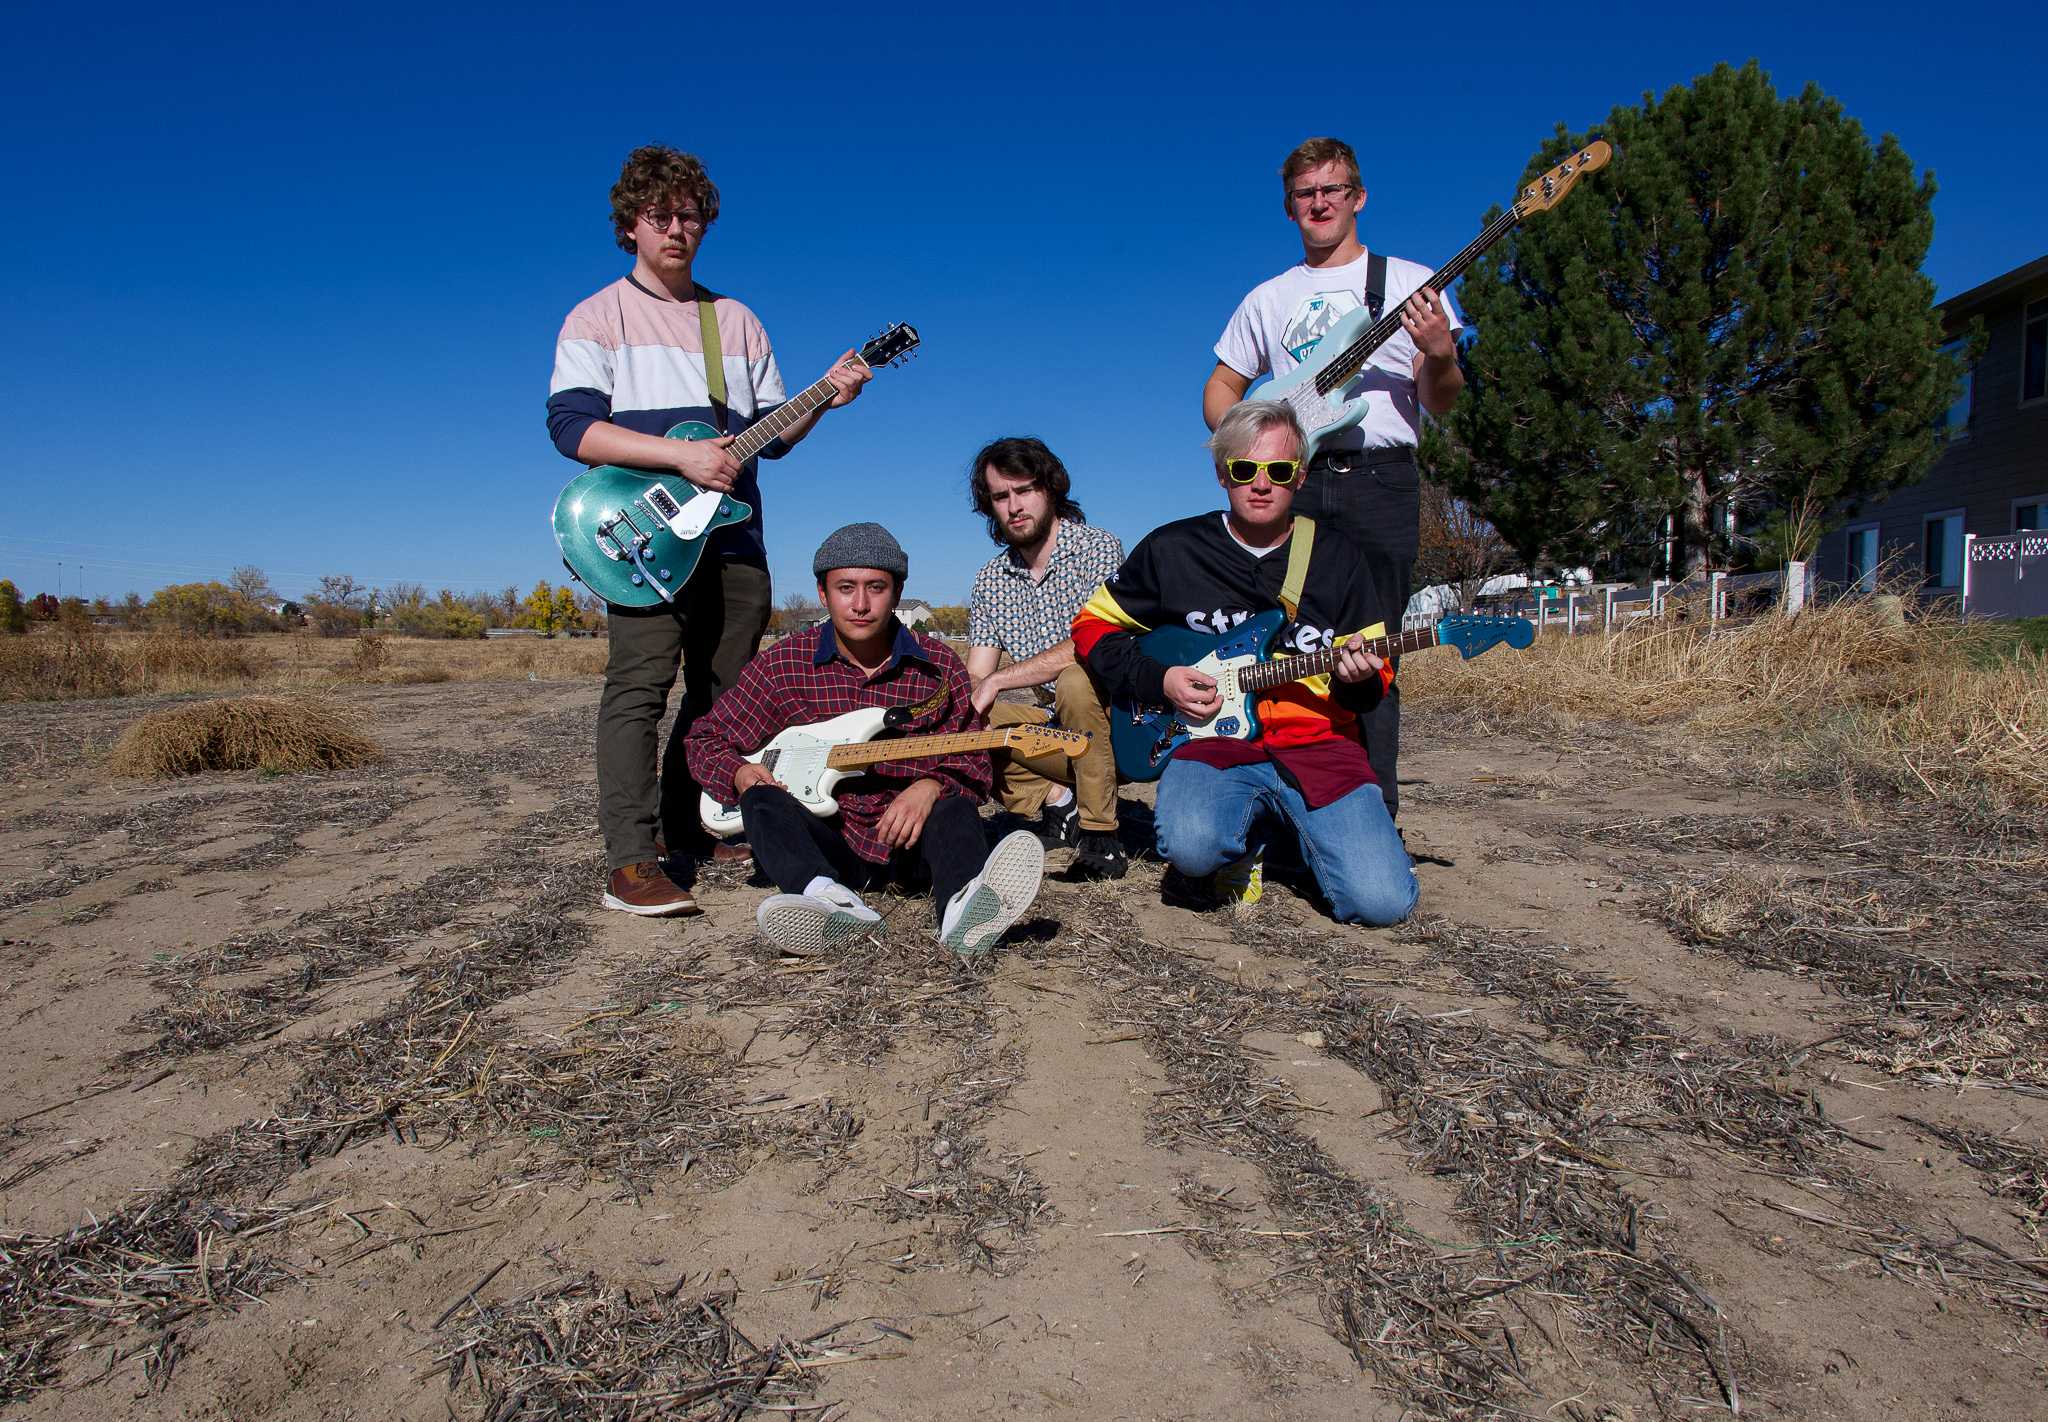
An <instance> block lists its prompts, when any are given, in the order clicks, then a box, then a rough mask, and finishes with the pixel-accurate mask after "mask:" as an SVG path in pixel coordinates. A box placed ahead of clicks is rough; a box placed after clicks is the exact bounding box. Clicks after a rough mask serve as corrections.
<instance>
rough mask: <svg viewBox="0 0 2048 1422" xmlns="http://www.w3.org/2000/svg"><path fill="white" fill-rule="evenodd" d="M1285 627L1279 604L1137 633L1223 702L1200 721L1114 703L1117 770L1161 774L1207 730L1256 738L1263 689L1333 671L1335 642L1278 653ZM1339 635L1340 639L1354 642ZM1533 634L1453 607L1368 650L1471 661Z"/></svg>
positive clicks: (1529, 626)
mask: <svg viewBox="0 0 2048 1422" xmlns="http://www.w3.org/2000/svg"><path fill="white" fill-rule="evenodd" d="M1286 626H1287V614H1286V613H1284V612H1281V611H1279V610H1278V609H1275V610H1273V611H1271V612H1262V613H1260V614H1259V615H1258V616H1257V617H1253V618H1249V619H1247V620H1246V621H1244V622H1240V623H1239V624H1238V625H1237V626H1235V627H1233V628H1231V629H1230V631H1228V632H1226V633H1224V634H1223V635H1222V636H1221V637H1211V636H1207V635H1205V634H1203V633H1200V632H1196V631H1193V630H1191V629H1189V628H1186V627H1159V628H1155V629H1154V630H1152V631H1150V632H1147V633H1146V634H1145V635H1144V636H1142V637H1140V638H1139V639H1138V649H1139V650H1140V651H1142V652H1143V653H1144V654H1145V655H1146V656H1148V657H1150V658H1152V660H1153V661H1155V662H1158V663H1159V664H1160V665H1162V666H1168V667H1193V668H1194V669H1195V670H1196V671H1198V672H1201V673H1202V674H1203V675H1204V676H1206V677H1208V678H1209V679H1210V680H1211V681H1213V682H1215V683H1216V697H1217V701H1218V705H1217V707H1216V709H1215V710H1214V711H1212V712H1211V713H1210V714H1209V715H1208V716H1207V717H1206V718H1204V719H1202V720H1196V719H1195V718H1194V717H1192V716H1190V715H1188V714H1187V713H1186V712H1185V711H1182V710H1181V709H1180V708H1179V707H1176V706H1129V705H1125V704H1122V703H1113V704H1112V705H1111V706H1110V708H1109V745H1110V749H1111V751H1112V752H1114V754H1115V756H1116V773H1117V774H1118V775H1119V776H1121V777H1123V778H1124V779H1125V780H1157V779H1158V778H1159V777H1160V775H1161V774H1163V773H1164V772H1165V770H1166V762H1167V761H1168V760H1170V759H1171V758H1172V756H1173V753H1174V752H1175V751H1177V750H1179V749H1180V748H1181V747H1182V746H1184V745H1186V744H1187V743H1188V742H1189V741H1193V740H1201V739H1204V738H1205V737H1210V736H1227V737H1229V738H1231V739H1233V740H1240V741H1250V740H1256V739H1257V738H1258V734H1259V715H1258V695H1259V693H1260V692H1262V691H1270V690H1272V689H1273V688H1274V687H1278V686H1285V685H1287V683H1289V682H1291V681H1301V680H1303V679H1305V678H1307V677H1312V676H1326V675H1328V674H1329V673H1330V672H1332V671H1333V670H1335V669H1336V666H1337V651H1336V647H1335V646H1334V645H1333V646H1330V647H1326V648H1324V649H1323V650H1322V651H1320V652H1310V653H1308V654H1306V655H1304V656H1299V657H1276V656H1275V655H1274V644H1275V643H1276V642H1277V641H1278V640H1279V637H1280V633H1281V632H1282V631H1283V630H1284V629H1285V628H1286ZM1352 640H1353V639H1352V638H1350V637H1341V638H1339V639H1338V642H1340V643H1342V642H1349V641H1352ZM1535 640H1536V626H1535V624H1534V623H1532V622H1530V621H1529V619H1528V618H1526V617H1502V616H1496V615H1494V614H1490V613H1476V612H1475V613H1454V614H1452V615H1451V616H1449V617H1440V618H1438V619H1437V620H1436V621H1434V622H1432V623H1430V624H1429V626H1427V627H1417V628H1415V629H1414V630H1412V631H1408V632H1403V633H1401V634H1400V635H1399V636H1396V637H1374V638H1372V639H1371V640H1369V641H1368V642H1366V644H1365V649H1366V650H1367V651H1368V652H1371V653H1373V654H1374V655H1375V656H1379V657H1389V658H1391V657H1397V656H1401V655H1404V654H1406V653H1409V652H1419V651H1421V650H1422V649H1423V648H1425V647H1438V646H1442V647H1456V648H1457V649H1458V651H1459V652H1460V654H1462V655H1463V656H1465V657H1466V658H1467V659H1470V658H1472V657H1476V656H1478V655H1479V654H1480V653H1481V652H1483V651H1485V650H1486V649H1487V648H1488V647H1492V646H1496V645H1498V644H1499V643H1502V642H1505V643H1507V644H1508V645H1509V646H1510V647H1526V646H1528V645H1529V644H1530V643H1531V642H1533V641H1535Z"/></svg>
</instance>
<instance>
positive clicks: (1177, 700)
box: [1166, 667, 1223, 721]
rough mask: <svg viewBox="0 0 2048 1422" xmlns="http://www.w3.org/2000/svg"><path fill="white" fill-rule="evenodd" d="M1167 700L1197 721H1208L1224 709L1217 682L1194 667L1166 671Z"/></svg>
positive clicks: (1170, 668)
mask: <svg viewBox="0 0 2048 1422" xmlns="http://www.w3.org/2000/svg"><path fill="white" fill-rule="evenodd" d="M1166 699H1167V700H1168V701H1171V702H1172V703H1173V704H1174V705H1175V706H1177V707H1179V708H1180V709H1181V710H1183V711H1185V712H1187V713H1188V715H1190V716H1192V717H1194V718H1195V719H1196V720H1197V721H1206V720H1208V719H1209V718H1210V717H1211V716H1213V715H1215V714H1216V713H1217V712H1218V711H1220V710H1222V709H1223V698H1222V697H1221V696H1219V695H1217V693H1216V682H1215V680H1214V679H1213V678H1211V677H1209V676H1207V675H1205V674H1203V673H1201V672H1198V671H1196V670H1195V669H1194V668H1193V667H1168V668H1167V669H1166Z"/></svg>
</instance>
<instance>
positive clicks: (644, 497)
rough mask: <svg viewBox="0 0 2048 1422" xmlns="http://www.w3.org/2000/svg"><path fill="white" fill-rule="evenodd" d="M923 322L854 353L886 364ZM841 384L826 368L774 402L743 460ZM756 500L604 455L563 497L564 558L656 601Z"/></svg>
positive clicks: (559, 525) (906, 350)
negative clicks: (820, 375)
mask: <svg viewBox="0 0 2048 1422" xmlns="http://www.w3.org/2000/svg"><path fill="white" fill-rule="evenodd" d="M917 344H918V336H917V328H916V327H914V326H906V325H904V324H902V323H901V322H898V323H897V324H895V325H893V326H891V327H889V328H888V329H887V330H885V331H883V332H882V333H881V334H880V335H878V336H876V337H875V338H874V339H873V340H871V341H869V342H868V343H867V344H866V345H864V346H862V347H861V348H860V354H859V355H858V356H857V357H855V359H857V360H859V361H860V362H861V363H862V364H864V365H867V366H869V367H871V368H873V369H876V370H879V369H881V368H882V367H883V366H885V365H894V364H896V363H897V362H899V361H901V360H903V359H905V358H907V357H908V356H909V354H910V353H911V352H912V351H913V350H915V349H916V348H917ZM837 393H838V389H837V387H836V386H834V385H833V384H832V381H831V378H830V377H826V378H824V379H821V380H819V381H818V383H817V384H815V385H812V386H810V387H809V388H807V389H804V390H800V391H798V392H797V393H796V395H794V396H793V397H791V398H790V399H789V400H787V401H785V402H784V403H782V404H780V405H778V406H776V407H775V409H774V410H773V411H772V412H771V413H770V414H768V415H767V416H765V417H764V418H762V419H760V420H757V421H755V422H754V423H753V424H751V425H749V426H748V427H747V428H746V429H745V430H743V431H742V432H741V433H740V434H738V435H736V436H735V437H734V438H733V442H732V446H731V451H732V457H733V458H734V459H735V460H736V461H738V462H739V463H741V464H745V463H746V462H747V461H748V460H749V459H752V458H753V457H754V456H755V455H757V454H759V453H760V452H761V451H762V449H764V448H765V447H766V446H767V444H768V442H769V441H770V440H772V439H774V438H775V437H776V436H777V435H780V434H782V433H783V432H784V431H786V430H788V429H789V428H790V426H792V425H794V424H796V423H797V421H799V420H801V419H803V418H805V417H806V416H808V415H810V414H812V413H814V412H816V411H818V410H822V409H823V408H825V406H827V405H829V404H831V403H832V398H833V396H834V395H835V394H837ZM668 437H669V438H670V439H716V438H717V437H718V431H717V430H715V429H713V428H711V426H709V425H707V424H704V423H702V422H701V421H698V420H686V421H684V422H683V423H682V424H679V425H677V426H676V427H675V428H674V429H672V430H670V431H669V432H668ZM753 514H754V510H753V509H752V508H751V507H750V506H749V505H747V504H744V503H741V502H740V501H739V500H738V499H735V498H733V497H732V496H731V495H730V494H722V493H719V492H718V491H717V490H715V489H699V488H698V487H697V486H696V485H695V484H692V483H691V482H690V481H689V480H687V479H685V478H683V477H682V475H680V474H675V473H665V474H660V473H653V472H651V471H649V470H645V469H626V468H622V467H620V466H619V465H616V464H600V465H598V466H597V467H596V468H595V469H586V470H584V471H583V472H582V473H581V474H578V475H577V476H576V477H575V478H574V479H571V480H570V481H569V483H568V486H567V487H566V488H564V489H563V490H562V493H561V496H560V497H559V498H557V499H556V500H555V517H554V524H555V544H556V546H557V547H559V548H560V549H561V550H562V561H563V562H564V563H567V564H568V565H569V571H570V572H571V573H574V574H575V575H576V578H577V580H578V581H579V582H581V583H582V584H583V585H584V586H585V587H587V588H589V589H590V590H591V591H592V592H594V593H596V594H597V595H598V596H599V597H601V598H603V599H604V600H605V601H606V602H608V603H611V604H613V605H614V606H616V607H655V606H658V605H659V604H661V603H664V602H671V601H674V599H675V595H676V591H677V590H678V589H679V588H681V587H682V585H683V584H684V583H686V582H688V581H689V578H690V574H691V573H693V572H695V571H696V570H697V560H698V559H699V558H701V557H702V556H703V553H704V540H705V539H706V538H708V537H710V536H711V535H712V534H713V533H716V532H717V531H718V530H719V529H721V528H727V527H729V526H731V525H733V524H736V523H744V522H746V521H747V520H748V519H749V518H752V517H753Z"/></svg>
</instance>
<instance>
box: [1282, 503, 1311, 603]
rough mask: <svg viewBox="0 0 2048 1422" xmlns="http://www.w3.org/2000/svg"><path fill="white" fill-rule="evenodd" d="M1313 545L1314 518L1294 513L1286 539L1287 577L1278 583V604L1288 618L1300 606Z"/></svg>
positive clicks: (1306, 584) (1306, 582)
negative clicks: (1292, 523) (1291, 529)
mask: <svg viewBox="0 0 2048 1422" xmlns="http://www.w3.org/2000/svg"><path fill="white" fill-rule="evenodd" d="M1315 546H1316V525H1315V520H1314V519H1309V518H1303V517H1301V516H1300V515H1299V514H1297V515H1295V518H1294V533H1293V535H1292V536H1291V537H1290V538H1289V539H1288V540H1287V578H1286V581H1284V582H1282V583H1281V584H1280V605H1281V606H1282V607H1284V608H1286V609H1287V615H1288V617H1289V618H1290V619H1291V618H1293V617H1294V616H1295V609H1297V608H1299V607H1300V606H1301V590H1302V589H1303V588H1304V587H1307V586H1308V555H1309V551H1310V550H1311V549H1313V548H1314V547H1315Z"/></svg>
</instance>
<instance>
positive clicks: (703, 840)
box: [597, 559, 774, 869]
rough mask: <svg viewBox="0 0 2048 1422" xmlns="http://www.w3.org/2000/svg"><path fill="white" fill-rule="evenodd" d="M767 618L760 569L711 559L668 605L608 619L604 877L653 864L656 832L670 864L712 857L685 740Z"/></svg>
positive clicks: (602, 772) (601, 760) (602, 722)
mask: <svg viewBox="0 0 2048 1422" xmlns="http://www.w3.org/2000/svg"><path fill="white" fill-rule="evenodd" d="M773 610H774V609H773V602H772V598H771V593H770V588H769V584H768V570H767V569H766V568H761V567H756V566H754V565H752V564H749V563H711V562H710V561H709V560H708V559H707V560H706V566H703V567H700V568H698V569H697V571H696V572H695V573H694V574H692V575H691V577H690V580H689V581H688V582H686V583H684V584H683V586H682V590H681V591H680V592H679V593H677V594H676V600H675V601H674V602H673V603H667V604H664V605H663V606H661V607H650V608H644V609H641V608H620V607H614V608H612V609H611V611H610V615H609V616H608V617H607V618H606V626H607V627H608V628H609V629H610V633H611V650H610V653H609V655H608V657H607V659H606V662H605V669H604V697H603V699H602V700H601V701H599V702H598V707H597V818H598V824H599V825H600V826H601V827H602V828H603V830H604V845H605V854H606V855H607V857H608V858H609V859H610V861H611V866H610V867H612V868H614V869H620V868H624V867H625V866H626V865H628V864H639V863H642V862H644V861H646V860H649V859H652V858H654V836H655V832H656V831H657V830H659V831H661V832H662V833H663V835H664V836H665V837H666V839H667V840H668V848H669V852H670V853H672V854H679V855H684V856H688V857H694V858H701V857H702V856H704V855H706V854H709V853H710V852H711V837H710V836H709V835H707V834H705V833H704V827H703V824H702V822H701V821H700V820H699V819H698V817H697V795H698V790H697V782H696V781H694V780H692V779H691V778H690V767H689V763H688V762H687V761H685V760H684V759H683V737H684V735H685V734H687V733H688V731H689V729H690V723H691V722H693V721H695V720H696V719H697V718H698V717H699V716H701V715H703V714H704V713H705V712H706V711H708V710H710V709H711V703H712V701H713V700H714V699H715V698H716V697H717V696H718V695H719V693H721V692H722V691H724V690H725V689H726V688H727V687H728V686H731V685H732V684H733V681H734V679H735V678H737V677H738V676H739V674H740V668H741V667H743V666H745V665H746V664H747V659H748V658H749V657H751V656H753V655H754V653H755V651H757V650H758V649H759V647H760V645H761V634H762V633H763V632H766V631H767V630H768V616H769V613H770V612H772V611H773ZM678 667H680V668H681V671H682V676H683V704H682V706H681V707H680V708H678V710H677V711H676V724H675V729H673V730H672V731H670V732H669V736H668V747H667V749H666V751H663V750H662V747H661V742H660V739H659V737H660V733H661V717H662V713H663V712H664V711H665V710H667V708H668V695H669V691H670V689H671V688H673V687H674V686H675V684H676V672H677V669H678ZM657 767H658V769H657Z"/></svg>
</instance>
